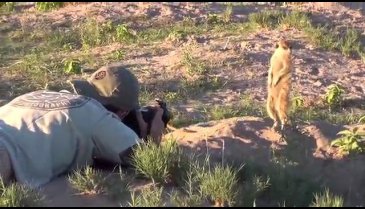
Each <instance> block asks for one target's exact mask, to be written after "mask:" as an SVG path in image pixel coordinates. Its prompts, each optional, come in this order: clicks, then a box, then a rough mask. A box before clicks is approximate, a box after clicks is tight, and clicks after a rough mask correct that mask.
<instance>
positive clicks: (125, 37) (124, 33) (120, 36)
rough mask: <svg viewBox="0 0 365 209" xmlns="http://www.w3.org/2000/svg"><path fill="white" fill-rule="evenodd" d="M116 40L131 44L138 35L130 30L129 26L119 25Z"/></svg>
mask: <svg viewBox="0 0 365 209" xmlns="http://www.w3.org/2000/svg"><path fill="white" fill-rule="evenodd" d="M115 30H116V40H117V41H119V42H128V43H129V42H131V41H134V40H135V39H136V35H137V34H136V33H135V32H134V31H133V30H131V29H129V28H128V26H127V25H125V24H123V25H118V26H117V27H116V29H115Z"/></svg>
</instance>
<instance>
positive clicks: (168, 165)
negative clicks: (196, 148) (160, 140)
mask: <svg viewBox="0 0 365 209" xmlns="http://www.w3.org/2000/svg"><path fill="white" fill-rule="evenodd" d="M180 159H181V151H180V149H179V147H178V145H177V142H176V141H175V140H172V139H170V140H167V141H166V143H164V144H163V145H161V146H159V145H157V144H156V143H154V142H153V141H152V140H149V141H148V142H147V143H145V144H141V145H139V146H138V147H137V148H136V150H135V153H134V156H133V164H134V167H135V169H136V171H137V173H139V174H142V175H143V176H145V177H147V178H149V179H151V180H152V181H153V182H154V183H155V182H156V183H165V182H167V181H168V180H171V178H172V176H171V173H172V172H173V169H176V164H177V163H178V161H179V160H180Z"/></svg>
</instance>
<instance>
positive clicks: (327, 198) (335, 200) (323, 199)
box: [310, 189, 344, 207]
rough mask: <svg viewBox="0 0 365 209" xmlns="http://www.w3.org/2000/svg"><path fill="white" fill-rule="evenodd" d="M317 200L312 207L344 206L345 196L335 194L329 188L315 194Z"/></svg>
mask: <svg viewBox="0 0 365 209" xmlns="http://www.w3.org/2000/svg"><path fill="white" fill-rule="evenodd" d="M314 197H315V200H314V201H313V202H312V203H311V205H310V207H343V202H344V200H343V198H342V197H341V196H337V195H333V194H332V193H330V191H329V190H328V189H326V190H325V191H324V192H321V193H319V194H317V193H316V194H315V196H314Z"/></svg>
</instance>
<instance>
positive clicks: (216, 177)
mask: <svg viewBox="0 0 365 209" xmlns="http://www.w3.org/2000/svg"><path fill="white" fill-rule="evenodd" d="M237 172H238V171H235V170H233V169H232V168H230V167H228V166H227V167H223V166H221V165H217V166H216V167H214V170H212V171H208V172H205V173H203V176H202V177H201V179H200V180H201V183H200V189H201V192H202V193H203V194H204V195H206V196H207V197H209V199H211V200H213V201H214V202H215V205H216V206H220V207H222V206H224V205H226V204H228V205H229V206H232V205H233V204H234V203H235V199H236V197H237V191H238V189H237V184H238V179H237Z"/></svg>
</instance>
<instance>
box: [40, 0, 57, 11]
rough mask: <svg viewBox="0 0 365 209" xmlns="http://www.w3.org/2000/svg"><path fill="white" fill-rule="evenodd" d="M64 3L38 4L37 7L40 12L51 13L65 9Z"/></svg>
mask: <svg viewBox="0 0 365 209" xmlns="http://www.w3.org/2000/svg"><path fill="white" fill-rule="evenodd" d="M63 5H64V3H63V2H36V3H35V7H36V9H37V10H39V11H51V10H55V9H58V8H61V7H63Z"/></svg>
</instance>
